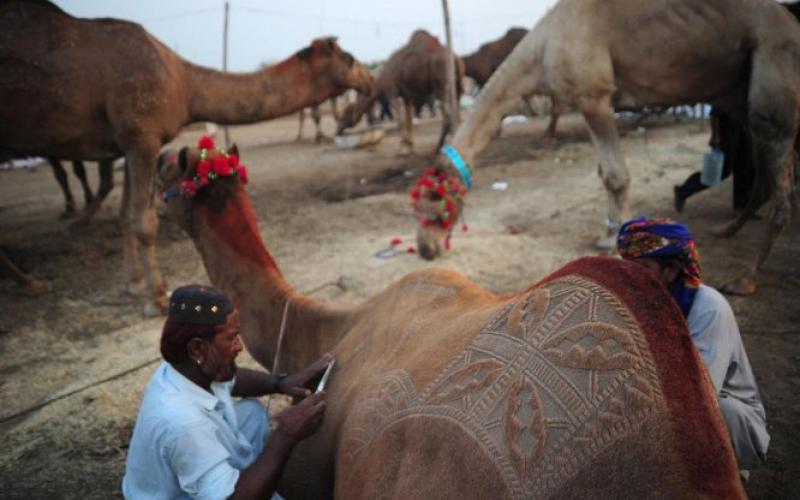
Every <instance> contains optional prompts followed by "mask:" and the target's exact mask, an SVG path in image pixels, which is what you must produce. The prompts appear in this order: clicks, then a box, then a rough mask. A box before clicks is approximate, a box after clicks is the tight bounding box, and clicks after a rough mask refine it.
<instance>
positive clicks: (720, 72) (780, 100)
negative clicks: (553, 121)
mask: <svg viewBox="0 0 800 500" xmlns="http://www.w3.org/2000/svg"><path fill="white" fill-rule="evenodd" d="M799 60H800V26H798V23H797V21H796V20H795V19H794V17H792V15H791V14H790V13H789V12H788V11H787V10H786V9H784V8H783V7H782V6H781V5H780V4H778V3H777V2H774V1H772V0H708V1H704V2H695V1H692V0H667V1H661V2H636V1H633V0H561V1H560V2H559V3H558V4H557V5H556V6H555V7H553V8H552V9H551V10H550V11H549V12H548V13H547V14H546V15H545V16H544V17H543V18H542V19H541V20H540V21H539V23H538V24H537V25H536V26H535V27H534V28H533V30H532V31H531V32H530V33H528V35H526V36H525V38H524V39H523V40H522V41H521V42H520V43H519V44H518V45H517V46H516V48H515V49H514V50H513V52H512V53H511V54H510V55H509V56H508V58H507V59H506V60H505V61H504V62H503V64H502V65H501V66H500V68H498V70H497V71H496V72H495V73H494V75H493V76H492V77H491V79H490V80H489V82H488V83H487V84H486V86H485V87H484V89H483V91H482V92H481V95H480V97H479V99H478V101H477V104H476V106H475V107H474V108H473V110H472V113H471V114H470V115H469V117H468V118H467V119H466V120H465V121H464V122H463V123H462V124H461V126H460V127H459V129H458V130H457V131H456V133H455V135H454V137H453V140H452V146H453V147H455V149H456V150H457V151H458V152H459V153H460V154H461V156H462V158H463V159H464V160H465V161H466V162H467V163H468V164H469V165H471V166H474V165H475V159H476V156H477V155H478V154H479V153H480V152H481V151H482V150H483V149H484V148H485V147H486V145H487V144H488V143H489V141H490V140H491V138H492V137H493V136H494V134H495V132H496V130H497V129H498V127H499V126H500V121H501V119H502V117H503V116H504V115H505V114H506V113H507V110H508V109H509V108H510V107H512V106H514V105H515V104H516V102H517V101H518V100H519V98H520V97H521V96H528V95H536V94H540V95H546V96H550V97H551V98H553V99H554V100H555V101H556V102H560V103H562V104H563V105H566V106H570V107H571V106H575V107H576V108H577V109H579V110H580V111H581V113H582V114H583V117H584V119H585V121H586V124H587V126H588V128H589V131H590V133H591V137H592V140H593V142H594V144H595V146H596V148H597V154H598V161H599V173H600V177H601V179H602V181H603V184H604V185H605V187H606V191H607V193H608V217H607V221H606V230H605V235H604V236H603V237H602V238H601V239H600V240H598V241H597V246H598V247H600V248H613V246H614V243H615V237H616V233H617V230H618V228H619V226H620V224H621V223H622V222H623V221H625V220H626V219H628V218H629V216H630V207H629V185H630V174H629V173H628V169H627V168H626V166H625V160H624V158H623V157H622V153H621V151H620V145H619V134H618V132H617V127H616V124H615V122H614V109H615V108H641V107H645V106H650V107H659V106H660V107H669V106H673V105H679V104H691V103H696V102H707V103H711V104H712V105H714V106H717V107H719V108H720V109H722V110H723V111H724V112H726V113H727V114H728V115H730V116H732V117H734V119H736V120H737V121H739V122H741V123H746V124H747V126H748V127H749V131H750V134H752V137H753V140H754V143H755V158H756V164H757V165H756V171H757V173H756V179H757V182H761V183H763V184H765V185H766V186H768V188H769V191H770V192H771V193H772V200H773V202H774V205H773V207H772V212H771V214H770V216H769V221H768V224H767V228H766V235H765V238H764V239H763V246H762V248H761V249H760V250H759V252H758V255H757V257H756V259H755V261H754V262H753V263H752V264H751V265H750V266H749V267H748V269H747V271H746V272H745V273H744V275H743V276H742V277H740V278H738V279H737V280H735V281H734V282H733V283H730V284H729V285H727V286H726V287H725V291H727V292H730V293H740V294H747V293H753V292H754V291H755V288H756V276H757V274H758V271H759V269H760V268H761V267H762V265H763V263H764V261H765V259H766V257H767V255H768V253H769V251H770V249H771V247H772V245H773V243H774V241H775V239H776V238H777V236H778V234H779V233H780V231H781V230H782V229H783V228H784V227H785V226H786V225H787V223H788V221H789V217H790V213H791V211H792V207H791V199H792V195H793V189H794V184H793V180H792V169H793V155H792V146H793V145H794V142H795V138H796V137H797V131H798V112H799V111H800V110H799V109H798V108H799V103H800V95H799V94H800V65H798V64H797V61H799ZM439 164H440V165H441V166H442V167H443V168H450V165H449V161H448V160H447V159H446V158H444V157H440V159H439ZM751 200H753V202H751V203H750V204H749V205H748V206H747V207H746V208H745V209H744V210H743V211H742V213H741V215H740V216H739V217H738V219H737V220H735V221H733V222H732V223H730V224H729V225H726V226H725V227H724V228H721V229H720V230H719V231H718V232H719V233H720V234H726V235H732V234H734V233H735V232H736V231H737V230H738V229H740V228H741V227H742V225H743V224H744V223H745V222H746V221H747V220H748V219H749V218H751V216H752V215H753V214H754V213H755V211H756V210H757V209H758V201H757V200H758V198H756V197H751ZM418 236H419V238H418V239H419V244H420V254H421V255H423V256H424V257H427V258H434V257H435V256H436V255H437V254H438V253H439V248H440V247H439V246H438V241H439V240H440V239H441V237H442V234H441V232H440V231H438V232H437V231H436V230H435V229H430V228H429V229H422V230H420V232H419V233H418Z"/></svg>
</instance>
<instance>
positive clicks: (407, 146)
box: [400, 98, 414, 155]
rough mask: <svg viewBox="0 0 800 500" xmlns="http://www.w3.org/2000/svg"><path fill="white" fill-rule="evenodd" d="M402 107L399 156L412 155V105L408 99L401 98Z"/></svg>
mask: <svg viewBox="0 0 800 500" xmlns="http://www.w3.org/2000/svg"><path fill="white" fill-rule="evenodd" d="M403 106H404V108H405V110H404V111H405V113H404V116H403V122H402V124H401V126H400V134H401V139H400V140H401V142H402V150H401V154H404V155H410V154H413V153H414V128H413V127H414V103H413V102H412V100H411V99H409V98H403Z"/></svg>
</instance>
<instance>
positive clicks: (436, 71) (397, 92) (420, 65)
mask: <svg viewBox="0 0 800 500" xmlns="http://www.w3.org/2000/svg"><path fill="white" fill-rule="evenodd" d="M447 52H448V51H447V47H445V46H443V45H442V44H441V43H439V40H438V39H437V38H436V37H435V36H433V35H431V34H430V33H428V32H427V31H424V30H417V31H415V32H414V33H413V34H412V35H411V38H410V39H409V41H408V43H407V44H406V45H404V46H403V47H401V48H400V49H399V50H397V51H395V52H393V53H392V55H391V56H389V59H388V60H387V61H386V62H385V63H384V64H383V66H382V68H381V70H380V74H379V75H378V77H377V79H376V80H377V81H376V86H375V90H374V92H372V93H371V94H370V95H368V96H361V97H360V98H359V99H358V100H357V101H356V102H355V103H353V104H351V105H349V106H347V108H345V110H344V111H343V112H342V116H341V118H340V120H339V126H338V129H337V134H340V133H342V132H343V131H344V130H346V129H348V128H349V127H352V126H354V125H356V124H357V123H358V122H359V120H360V119H361V117H362V116H363V115H364V113H366V112H367V111H368V110H369V108H371V107H372V104H373V103H374V102H375V101H376V100H377V99H378V97H379V95H380V94H381V93H383V94H385V96H386V97H387V98H388V99H389V101H393V100H394V99H395V98H400V99H401V100H402V102H403V105H404V108H405V115H404V118H403V121H402V122H401V124H400V130H401V133H402V134H403V145H404V152H406V153H411V152H412V151H413V149H414V139H413V130H412V118H413V113H414V109H415V107H416V106H419V107H421V106H422V105H424V104H425V103H426V102H428V101H429V100H431V99H438V100H439V101H441V102H444V95H445V88H446V82H447V78H446V76H447V59H446V58H447ZM453 57H454V58H455V61H456V64H455V68H456V71H457V73H456V92H457V94H458V96H461V92H462V85H461V78H462V77H463V76H464V65H463V63H462V62H461V59H460V58H459V57H458V56H456V55H453ZM444 108H446V106H444V107H443V111H444V112H443V121H442V132H441V136H440V138H439V144H438V145H437V147H436V151H438V150H439V148H441V146H442V144H443V143H444V138H445V136H446V135H447V134H448V133H449V132H450V129H451V127H452V117H451V116H449V114H448V111H447V110H445V109H444ZM398 119H399V118H398Z"/></svg>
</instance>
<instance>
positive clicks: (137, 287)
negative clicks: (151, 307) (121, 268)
mask: <svg viewBox="0 0 800 500" xmlns="http://www.w3.org/2000/svg"><path fill="white" fill-rule="evenodd" d="M122 293H123V294H124V295H128V296H131V297H140V296H142V294H143V293H144V280H142V281H131V282H129V283H126V284H125V285H124V286H123V287H122Z"/></svg>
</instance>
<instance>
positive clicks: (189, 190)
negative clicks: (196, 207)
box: [181, 179, 198, 198]
mask: <svg viewBox="0 0 800 500" xmlns="http://www.w3.org/2000/svg"><path fill="white" fill-rule="evenodd" d="M197 187H198V186H197V183H195V182H194V180H192V179H186V180H185V181H183V182H181V192H182V193H183V195H184V196H186V197H188V198H194V195H196V194H197Z"/></svg>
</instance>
